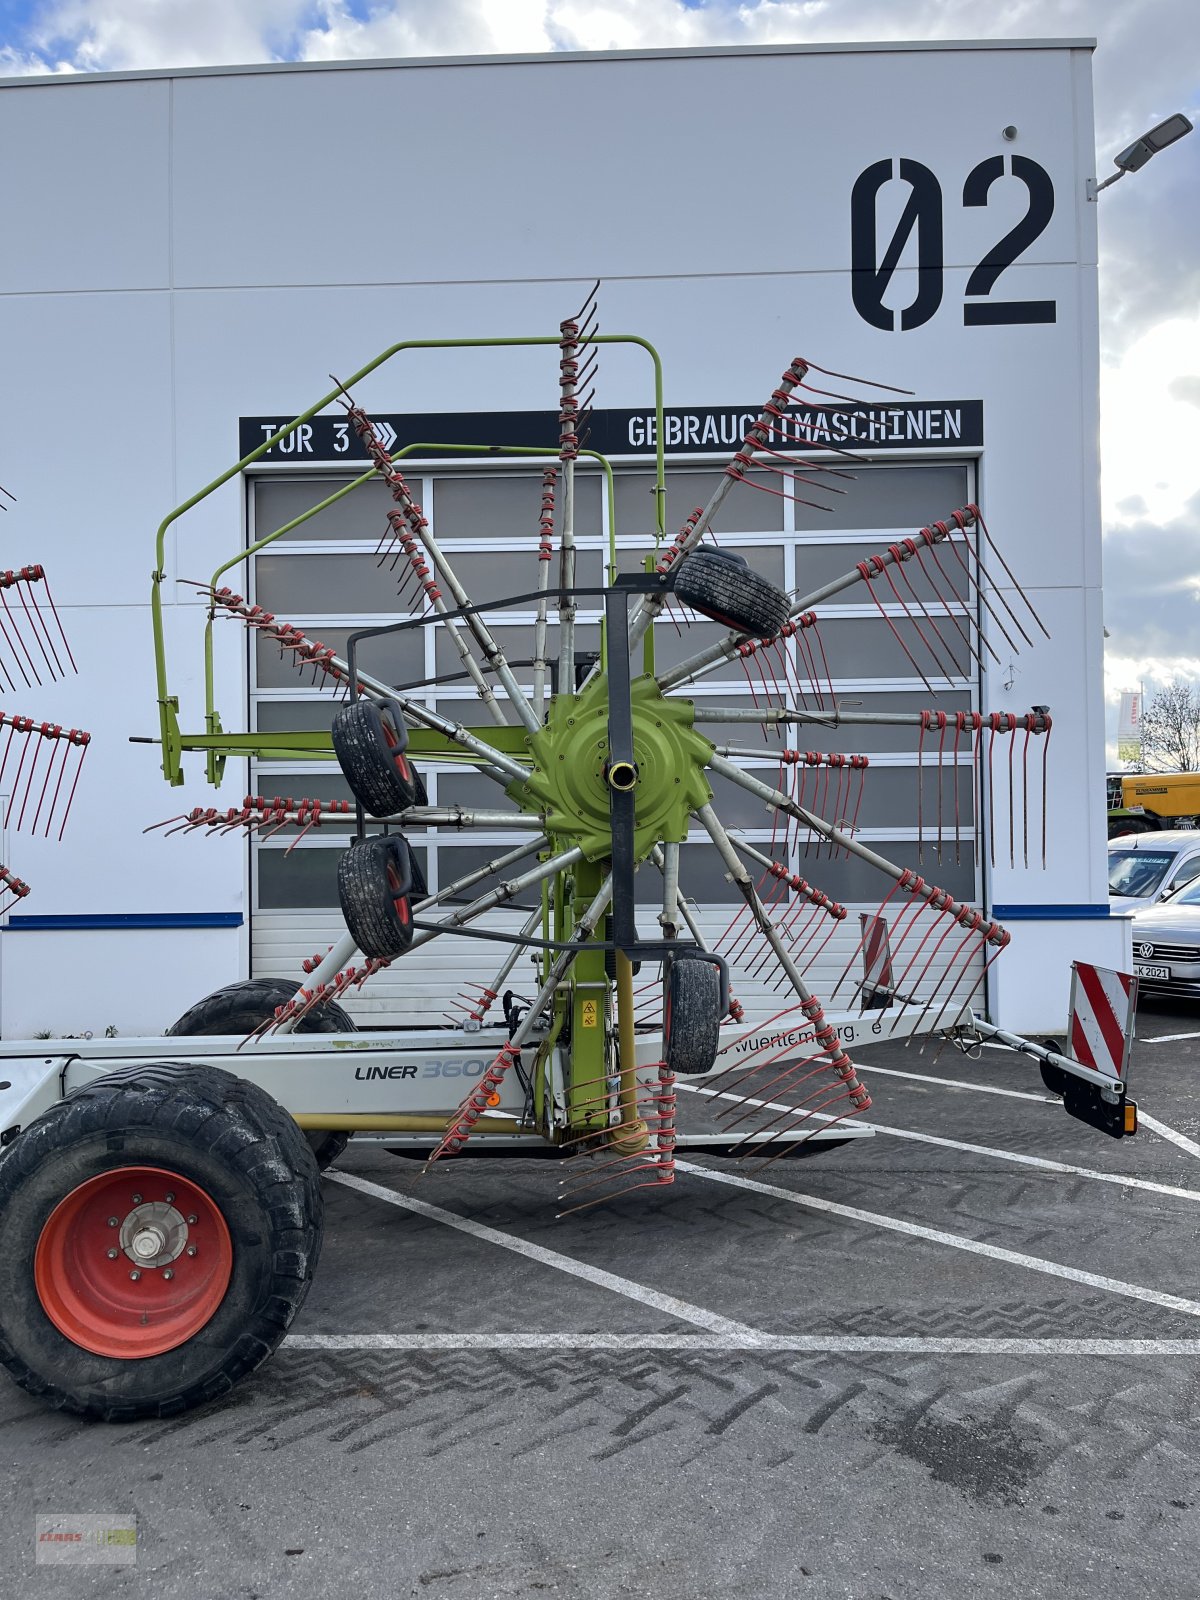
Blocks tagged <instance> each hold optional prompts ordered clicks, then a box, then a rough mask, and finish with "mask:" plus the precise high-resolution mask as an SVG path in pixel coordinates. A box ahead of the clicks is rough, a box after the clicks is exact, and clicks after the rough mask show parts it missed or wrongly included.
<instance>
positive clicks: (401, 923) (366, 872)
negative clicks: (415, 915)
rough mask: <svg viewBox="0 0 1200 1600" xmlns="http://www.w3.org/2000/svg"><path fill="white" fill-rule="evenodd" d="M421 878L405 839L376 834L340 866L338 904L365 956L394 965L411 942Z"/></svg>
mask: <svg viewBox="0 0 1200 1600" xmlns="http://www.w3.org/2000/svg"><path fill="white" fill-rule="evenodd" d="M418 882H419V874H418V873H417V871H416V865H415V863H414V861H413V858H412V851H411V850H410V849H409V847H408V841H407V839H405V838H404V837H403V835H402V834H398V833H386V834H377V835H375V837H373V838H370V839H363V840H361V841H360V842H359V843H357V844H352V845H351V846H350V848H349V850H347V851H346V853H345V855H344V856H342V858H341V860H340V861H339V862H338V900H339V901H340V902H341V907H342V916H343V917H344V918H345V919H346V927H347V929H348V931H349V933H350V935H351V937H352V938H353V940H354V942H355V944H356V945H357V946H358V948H359V949H360V950H361V951H362V953H363V954H364V955H365V956H371V957H373V958H374V959H375V960H379V961H390V960H391V959H392V958H393V957H394V956H402V955H403V954H404V952H405V951H406V950H407V949H408V947H409V945H410V944H411V943H412V940H413V921H412V906H411V903H410V900H409V895H410V893H411V892H412V890H413V888H414V885H415V884H416V883H418Z"/></svg>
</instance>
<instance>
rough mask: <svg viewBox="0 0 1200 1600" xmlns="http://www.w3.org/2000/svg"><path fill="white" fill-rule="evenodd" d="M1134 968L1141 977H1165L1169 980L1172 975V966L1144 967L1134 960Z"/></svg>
mask: <svg viewBox="0 0 1200 1600" xmlns="http://www.w3.org/2000/svg"><path fill="white" fill-rule="evenodd" d="M1133 970H1134V971H1135V972H1136V973H1137V975H1138V977H1139V978H1164V979H1168V980H1169V979H1170V976H1171V969H1170V967H1143V966H1140V965H1139V964H1138V963H1137V962H1134V967H1133Z"/></svg>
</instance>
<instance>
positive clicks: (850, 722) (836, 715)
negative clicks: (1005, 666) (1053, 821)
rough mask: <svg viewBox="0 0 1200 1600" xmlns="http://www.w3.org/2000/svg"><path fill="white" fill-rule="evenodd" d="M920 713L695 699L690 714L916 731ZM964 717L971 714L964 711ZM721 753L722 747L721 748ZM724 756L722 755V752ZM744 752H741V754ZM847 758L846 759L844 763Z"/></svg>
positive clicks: (706, 718) (696, 718)
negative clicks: (723, 703)
mask: <svg viewBox="0 0 1200 1600" xmlns="http://www.w3.org/2000/svg"><path fill="white" fill-rule="evenodd" d="M924 715H925V713H924V712H921V711H808V710H805V709H803V708H802V707H799V706H755V707H753V708H752V709H747V708H746V707H744V706H710V705H706V704H705V702H704V701H703V700H698V701H697V702H696V705H695V709H694V711H693V713H692V721H693V722H754V723H761V722H766V723H776V724H781V725H782V724H786V723H789V722H798V723H814V724H816V725H818V726H820V727H823V728H840V727H855V726H859V727H872V726H874V727H880V728H920V727H922V726H923V724H922V720H921V719H922V717H923V716H924ZM967 715H968V716H971V715H972V713H970V712H968V713H967ZM979 715H980V716H981V717H982V718H983V721H984V724H985V725H988V724H989V718H990V717H991V716H992V715H996V716H1004V715H1006V713H1004V712H996V713H990V712H987V711H984V712H980V713H979ZM1032 716H1033V717H1034V719H1035V726H1033V727H1032V728H1030V730H1029V731H1030V732H1031V733H1044V732H1046V731H1047V730H1046V729H1045V727H1043V726H1039V725H1037V724H1041V723H1043V722H1044V721H1045V717H1044V713H1038V712H1034V713H1032ZM1020 725H1021V727H1022V728H1024V727H1025V725H1026V715H1025V714H1024V713H1022V714H1021V717H1020ZM721 748H722V750H723V747H721ZM723 753H724V752H723ZM746 753H747V752H745V751H742V752H741V754H743V755H745V754H746ZM770 757H771V760H773V761H778V759H779V751H778V750H772V751H771V752H770ZM849 759H850V758H849V757H847V760H849Z"/></svg>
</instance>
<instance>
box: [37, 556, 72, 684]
mask: <svg viewBox="0 0 1200 1600" xmlns="http://www.w3.org/2000/svg"><path fill="white" fill-rule="evenodd" d="M42 587H43V588H44V589H45V591H46V599H47V601H48V602H49V605H50V612H51V615H52V616H53V618H54V625H55V627H56V628H57V629H58V634H59V638H60V639H61V640H62V642H63V649H64V650H65V651H66V652H67V660H68V661H69V662H70V663H71V669H72V671H74V672H76V673H78V671H79V668H78V666H77V665H76V663H75V657H74V656H73V655H72V653H71V646H70V644H69V643H68V642H67V634H66V630H65V629H64V627H63V625H62V618H61V617H60V616H59V614H58V607H57V606H56V605H55V604H54V596H53V595H52V594H51V593H50V581H49V579H48V578H47V577H46V574H45V572H43V573H42Z"/></svg>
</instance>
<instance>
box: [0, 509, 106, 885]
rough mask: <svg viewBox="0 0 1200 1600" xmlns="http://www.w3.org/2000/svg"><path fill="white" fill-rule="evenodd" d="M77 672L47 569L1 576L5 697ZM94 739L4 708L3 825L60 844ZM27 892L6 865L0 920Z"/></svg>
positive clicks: (0, 721)
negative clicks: (55, 839) (31, 802)
mask: <svg viewBox="0 0 1200 1600" xmlns="http://www.w3.org/2000/svg"><path fill="white" fill-rule="evenodd" d="M0 496H2V497H3V498H0V510H5V511H7V509H8V507H7V506H6V505H5V504H4V501H5V500H11V501H13V502H14V503H15V501H16V496H15V495H13V494H11V493H10V491H9V490H7V489H5V488H4V486H3V485H2V484H0ZM43 607H44V608H43ZM60 647H61V648H60ZM78 670H79V669H78V667H77V666H76V664H75V657H74V656H73V655H72V653H71V646H70V645H69V644H68V643H67V636H66V633H65V632H64V630H63V625H62V621H61V619H60V617H59V614H58V607H57V606H56V605H55V604H54V596H53V595H52V594H51V592H50V584H49V580H48V579H47V577H46V569H45V568H44V567H42V566H40V565H37V564H31V565H29V566H24V567H20V568H18V569H17V570H16V571H15V572H14V571H12V570H11V569H7V570H4V571H0V692H2V693H4V694H14V695H15V694H20V693H23V692H24V691H25V690H33V689H35V688H38V689H40V688H41V687H42V686H43V684H46V683H57V682H59V681H60V680H61V679H64V678H66V677H68V676H69V675H70V674H73V673H77V672H78ZM18 680H19V681H18ZM91 737H92V736H91V734H90V733H85V732H84V731H83V730H82V729H81V728H64V727H63V726H62V725H61V724H60V723H57V722H39V721H37V720H36V719H35V718H33V717H29V716H22V715H20V714H16V713H13V712H10V711H4V710H0V827H2V828H3V829H4V830H5V831H6V832H7V830H8V829H9V828H12V829H13V830H14V831H16V832H18V833H19V832H22V831H26V818H27V817H28V819H29V821H28V829H27V831H28V832H29V833H31V834H34V835H37V834H38V833H39V832H40V834H41V836H42V837H43V838H46V839H49V838H51V837H56V838H57V839H58V840H60V841H61V839H62V837H63V834H64V833H65V832H66V827H67V818H68V816H69V815H70V812H71V806H72V804H73V803H74V800H75V793H76V790H77V789H78V787H79V779H80V775H81V773H82V771H83V760H84V757H85V756H86V755H87V750H88V745H89V744H90V743H91ZM43 756H44V757H45V759H44V760H43ZM35 797H36V798H35ZM30 801H33V806H32V809H31V808H30ZM56 826H57V834H55V828H56ZM29 892H30V891H29V885H28V884H27V883H26V882H25V881H24V880H23V879H22V878H19V877H17V875H16V874H15V873H14V872H12V871H10V870H9V868H8V867H7V866H4V865H0V916H3V915H5V914H6V913H7V912H9V911H11V910H12V909H13V907H14V906H17V905H19V904H20V903H21V901H22V900H24V899H25V897H26V896H27V895H28V894H29Z"/></svg>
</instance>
